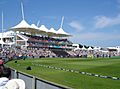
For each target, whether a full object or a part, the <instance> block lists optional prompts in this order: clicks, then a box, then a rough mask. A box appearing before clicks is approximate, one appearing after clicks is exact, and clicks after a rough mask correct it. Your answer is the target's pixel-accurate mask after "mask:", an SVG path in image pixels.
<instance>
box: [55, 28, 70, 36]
mask: <svg viewBox="0 0 120 89" xmlns="http://www.w3.org/2000/svg"><path fill="white" fill-rule="evenodd" d="M57 34H66V35H68V33H66V32H65V31H64V30H63V29H62V28H60V29H59V30H58V31H57Z"/></svg>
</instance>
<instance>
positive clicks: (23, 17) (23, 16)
mask: <svg viewBox="0 0 120 89" xmlns="http://www.w3.org/2000/svg"><path fill="white" fill-rule="evenodd" d="M21 11H22V19H23V20H24V19H25V15H24V10H23V3H22V2H21Z"/></svg>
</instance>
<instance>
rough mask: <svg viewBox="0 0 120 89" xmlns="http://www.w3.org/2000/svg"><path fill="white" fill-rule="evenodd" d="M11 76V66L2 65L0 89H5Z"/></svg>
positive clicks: (0, 68) (0, 69) (0, 67)
mask: <svg viewBox="0 0 120 89" xmlns="http://www.w3.org/2000/svg"><path fill="white" fill-rule="evenodd" d="M10 76H11V70H10V68H6V67H4V66H0V89H4V86H5V85H6V84H7V82H8V81H9V79H10Z"/></svg>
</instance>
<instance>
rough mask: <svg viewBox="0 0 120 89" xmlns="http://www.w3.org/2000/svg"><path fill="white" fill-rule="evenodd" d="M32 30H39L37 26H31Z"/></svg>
mask: <svg viewBox="0 0 120 89" xmlns="http://www.w3.org/2000/svg"><path fill="white" fill-rule="evenodd" d="M31 28H33V29H39V28H38V27H37V26H36V25H35V24H31Z"/></svg>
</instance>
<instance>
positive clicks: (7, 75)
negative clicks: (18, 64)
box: [0, 66, 25, 89]
mask: <svg viewBox="0 0 120 89" xmlns="http://www.w3.org/2000/svg"><path fill="white" fill-rule="evenodd" d="M0 69H1V70H0V73H1V74H0V89H25V82H24V81H23V80H22V79H11V69H10V68H6V67H4V66H1V67H0Z"/></svg>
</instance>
